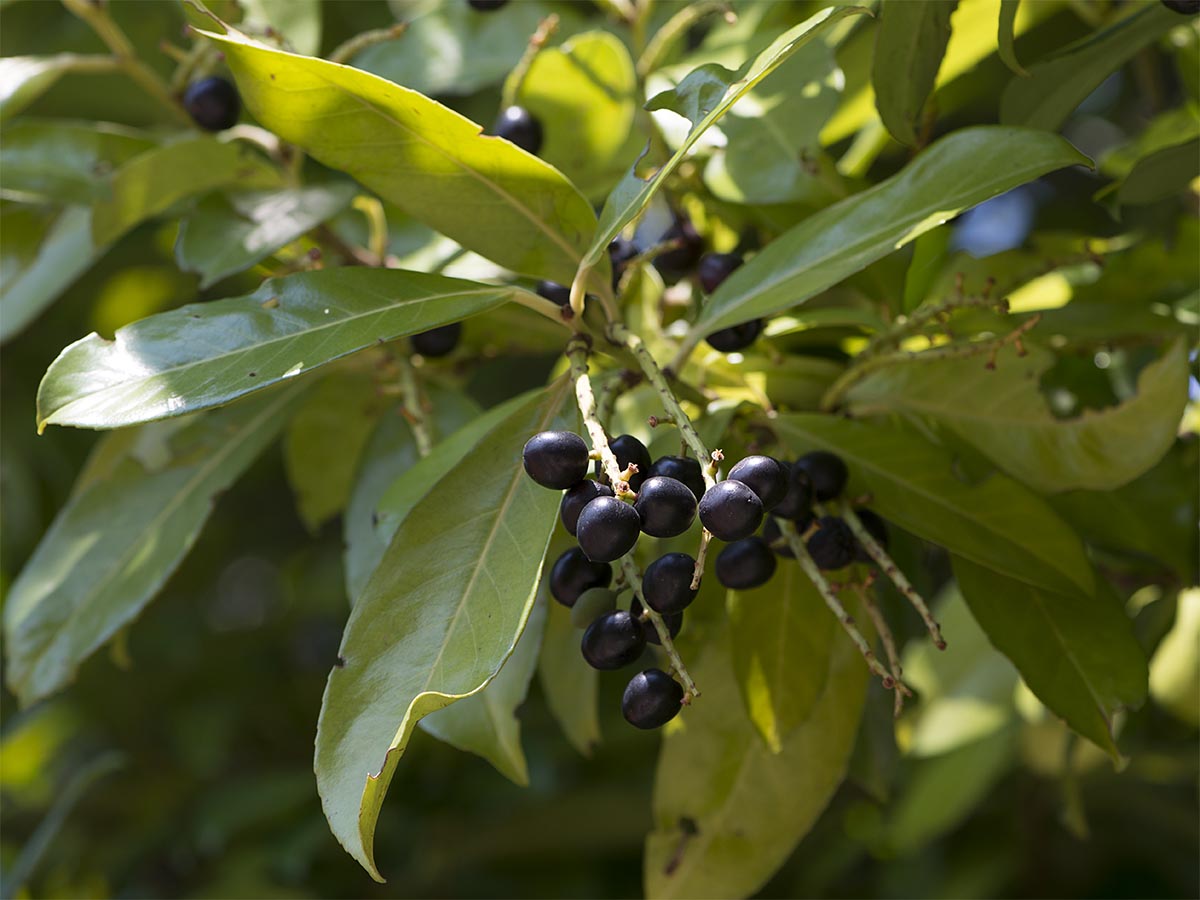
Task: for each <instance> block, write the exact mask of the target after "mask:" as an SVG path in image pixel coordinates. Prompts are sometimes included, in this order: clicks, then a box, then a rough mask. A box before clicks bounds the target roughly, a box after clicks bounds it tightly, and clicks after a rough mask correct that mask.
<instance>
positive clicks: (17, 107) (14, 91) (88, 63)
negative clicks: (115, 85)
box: [0, 53, 117, 122]
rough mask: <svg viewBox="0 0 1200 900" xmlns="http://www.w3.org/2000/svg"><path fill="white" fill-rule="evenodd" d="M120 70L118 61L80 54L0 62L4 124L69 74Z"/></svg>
mask: <svg viewBox="0 0 1200 900" xmlns="http://www.w3.org/2000/svg"><path fill="white" fill-rule="evenodd" d="M116 68H117V64H116V61H115V60H113V59H111V58H110V57H107V56H81V55H79V54H77V53H56V54H55V55H53V56H9V57H6V58H4V59H0V122H7V121H8V120H9V119H11V118H12V117H13V116H15V115H16V114H17V113H19V112H20V111H21V110H23V109H24V108H25V107H27V106H28V105H29V104H30V103H32V102H33V101H34V100H36V99H37V98H38V97H40V96H41V95H42V94H44V93H46V91H48V90H50V88H52V87H54V85H55V83H57V81H58V79H60V78H61V77H62V76H63V75H65V74H66V73H67V72H71V71H79V72H99V71H111V70H113V69H116Z"/></svg>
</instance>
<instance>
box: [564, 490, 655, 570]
mask: <svg viewBox="0 0 1200 900" xmlns="http://www.w3.org/2000/svg"><path fill="white" fill-rule="evenodd" d="M641 530H642V520H641V518H640V517H639V516H638V514H637V511H636V510H635V509H634V508H633V507H632V506H630V505H629V504H628V503H625V502H624V501H622V500H618V499H617V498H616V497H597V498H596V499H595V500H593V501H591V502H590V503H588V505H587V506H585V507H584V508H583V512H581V513H580V514H579V523H578V525H577V526H576V528H575V536H576V537H577V538H579V546H580V547H582V548H583V552H584V553H586V554H587V558H588V559H590V560H591V561H592V562H612V561H613V560H617V559H620V558H621V557H622V556H624V555H625V554H626V553H628V552H629V551H630V550H632V549H633V545H634V544H636V543H637V539H638V533H639V532H640V531H641Z"/></svg>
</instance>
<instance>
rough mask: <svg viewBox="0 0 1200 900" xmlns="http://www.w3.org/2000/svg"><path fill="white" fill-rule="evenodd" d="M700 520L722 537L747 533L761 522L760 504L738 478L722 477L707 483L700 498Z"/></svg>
mask: <svg viewBox="0 0 1200 900" xmlns="http://www.w3.org/2000/svg"><path fill="white" fill-rule="evenodd" d="M699 509H700V521H701V522H702V523H703V524H704V527H705V528H707V529H708V530H709V531H710V532H712V535H713V537H715V538H720V539H721V540H723V541H740V540H741V539H742V538H745V537H750V535H752V534H754V532H755V531H757V530H758V526H759V525H761V524H762V520H763V507H762V501H761V500H759V499H758V495H757V494H756V493H754V491H752V490H750V488H748V487H746V485H744V484H742V483H741V482H740V481H730V480H729V479H726V480H725V481H722V482H719V483H718V484H715V485H713V486H712V487H710V488H709V489H708V490H707V491H706V492H705V494H704V496H703V497H701V498H700V507H699Z"/></svg>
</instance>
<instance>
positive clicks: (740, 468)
mask: <svg viewBox="0 0 1200 900" xmlns="http://www.w3.org/2000/svg"><path fill="white" fill-rule="evenodd" d="M791 475H792V473H791V470H790V469H787V470H785V469H784V468H783V467H782V466H781V465H779V463H778V462H777V461H776V460H774V459H772V458H771V457H769V456H747V457H746V458H745V459H743V460H742V461H741V462H739V463H738V464H737V465H736V466H734V467H733V468H732V469H730V470H729V477H730V478H732V479H733V480H734V481H740V482H741V483H742V484H744V485H745V486H746V487H748V488H750V490H752V491H754V493H755V494H757V495H758V499H759V500H761V501H762V505H763V509H764V510H769V509H774V508H775V507H776V506H778V505H779V502H780V501H781V500H783V498H784V497H786V496H787V493H788V486H789V482H790V481H791Z"/></svg>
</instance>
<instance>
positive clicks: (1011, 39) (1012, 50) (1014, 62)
mask: <svg viewBox="0 0 1200 900" xmlns="http://www.w3.org/2000/svg"><path fill="white" fill-rule="evenodd" d="M1020 8H1021V0H1000V24H999V27H998V28H997V30H996V47H997V52H998V53H999V54H1000V60H1001V62H1003V63H1004V64H1005V65H1006V66H1008V68H1009V70H1010V71H1011V72H1013V73H1014V74H1016V75H1020V76H1022V77H1025V76H1027V75H1029V73H1028V72H1027V71H1025V67H1024V66H1022V65H1021V63H1020V60H1018V59H1017V50H1016V23H1017V10H1019V9H1020Z"/></svg>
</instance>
